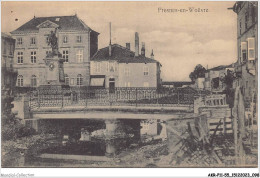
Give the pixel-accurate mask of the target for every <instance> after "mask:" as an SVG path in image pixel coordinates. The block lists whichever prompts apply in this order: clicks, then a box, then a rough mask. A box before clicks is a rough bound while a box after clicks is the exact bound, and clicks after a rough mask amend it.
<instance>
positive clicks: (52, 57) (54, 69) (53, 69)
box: [44, 28, 65, 85]
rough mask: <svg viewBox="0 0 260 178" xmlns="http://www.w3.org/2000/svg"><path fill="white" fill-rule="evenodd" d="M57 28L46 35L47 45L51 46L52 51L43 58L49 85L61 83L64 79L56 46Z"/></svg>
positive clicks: (60, 56)
mask: <svg viewBox="0 0 260 178" xmlns="http://www.w3.org/2000/svg"><path fill="white" fill-rule="evenodd" d="M56 34H57V28H55V31H51V33H50V34H49V35H48V45H50V46H51V48H52V52H51V53H48V54H47V55H46V58H45V59H44V61H45V64H46V75H47V77H46V83H47V84H48V85H49V84H51V85H63V83H64V81H65V77H64V67H63V62H64V59H63V58H62V55H61V53H59V48H58V38H57V36H56Z"/></svg>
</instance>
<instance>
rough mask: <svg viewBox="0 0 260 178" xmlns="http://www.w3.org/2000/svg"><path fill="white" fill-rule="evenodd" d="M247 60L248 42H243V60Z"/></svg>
mask: <svg viewBox="0 0 260 178" xmlns="http://www.w3.org/2000/svg"><path fill="white" fill-rule="evenodd" d="M246 60H247V42H241V62H243V61H246Z"/></svg>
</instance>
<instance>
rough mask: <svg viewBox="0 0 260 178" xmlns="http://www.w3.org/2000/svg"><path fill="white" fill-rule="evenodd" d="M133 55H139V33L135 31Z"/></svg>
mask: <svg viewBox="0 0 260 178" xmlns="http://www.w3.org/2000/svg"><path fill="white" fill-rule="evenodd" d="M135 56H139V35H138V33H137V32H135Z"/></svg>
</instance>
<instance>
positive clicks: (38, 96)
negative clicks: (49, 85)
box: [30, 90, 41, 108]
mask: <svg viewBox="0 0 260 178" xmlns="http://www.w3.org/2000/svg"><path fill="white" fill-rule="evenodd" d="M37 101H38V108H40V106H41V103H40V94H39V90H37ZM30 103H31V96H30Z"/></svg>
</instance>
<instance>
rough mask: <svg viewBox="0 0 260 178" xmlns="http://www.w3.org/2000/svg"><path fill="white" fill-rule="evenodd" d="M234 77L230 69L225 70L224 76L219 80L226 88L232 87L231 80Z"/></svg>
mask: <svg viewBox="0 0 260 178" xmlns="http://www.w3.org/2000/svg"><path fill="white" fill-rule="evenodd" d="M234 79H235V75H234V73H233V72H232V71H231V70H227V74H225V76H224V77H222V78H221V79H220V80H221V81H222V83H223V84H225V85H226V89H227V88H229V89H230V88H232V85H233V81H234Z"/></svg>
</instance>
